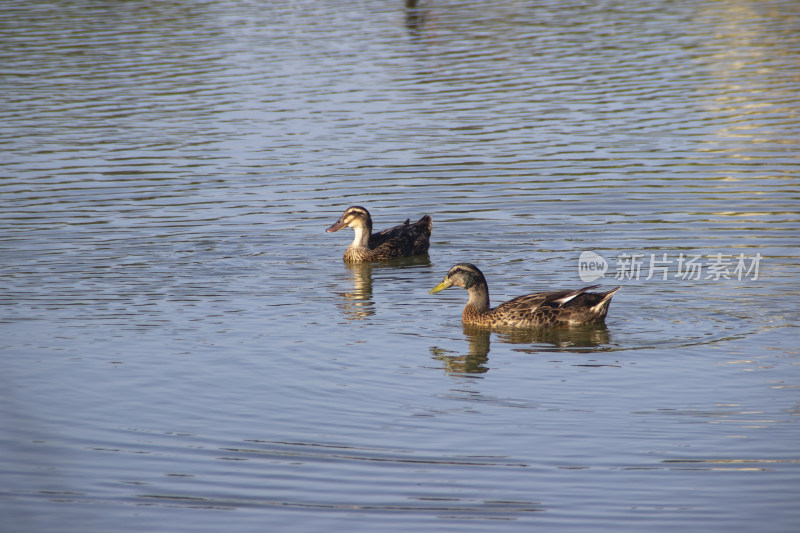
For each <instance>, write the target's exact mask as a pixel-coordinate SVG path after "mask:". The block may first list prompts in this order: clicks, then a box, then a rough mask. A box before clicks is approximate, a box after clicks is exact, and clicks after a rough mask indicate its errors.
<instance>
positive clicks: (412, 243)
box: [369, 215, 433, 259]
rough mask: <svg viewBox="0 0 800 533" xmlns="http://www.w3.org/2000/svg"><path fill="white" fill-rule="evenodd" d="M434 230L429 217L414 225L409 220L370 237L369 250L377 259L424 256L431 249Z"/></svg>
mask: <svg viewBox="0 0 800 533" xmlns="http://www.w3.org/2000/svg"><path fill="white" fill-rule="evenodd" d="M432 230H433V219H431V217H430V216H429V215H425V216H424V217H422V218H420V219H419V220H418V221H417V222H414V223H413V224H411V220H410V219H408V220H406V221H405V223H403V224H400V225H397V226H394V227H393V228H389V229H386V230H383V231H381V232H380V233H373V234H372V235H370V237H369V248H370V251H371V252H373V254H374V256H375V259H388V258H390V257H406V256H410V255H417V254H424V253H425V252H427V251H428V248H429V247H430V237H431V231H432Z"/></svg>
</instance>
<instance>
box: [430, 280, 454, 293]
mask: <svg viewBox="0 0 800 533" xmlns="http://www.w3.org/2000/svg"><path fill="white" fill-rule="evenodd" d="M452 284H453V282H452V281H450V280H449V279H446V280H444V281H443V282H441V283H440V284H438V285H437V286H435V287H434V288H432V289H431V290H429V291H428V294H436V293H437V292H442V291H443V290H445V289H446V288H447V287H450V286H451V285H452Z"/></svg>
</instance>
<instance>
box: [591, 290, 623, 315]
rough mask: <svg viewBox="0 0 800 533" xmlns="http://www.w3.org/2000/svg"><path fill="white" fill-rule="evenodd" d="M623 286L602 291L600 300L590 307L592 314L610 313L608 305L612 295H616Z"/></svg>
mask: <svg viewBox="0 0 800 533" xmlns="http://www.w3.org/2000/svg"><path fill="white" fill-rule="evenodd" d="M621 288H622V287H615V288H613V289H611V290H610V291H608V292H604V293H601V294H600V296H601V298H600V301H599V302H597V303H596V304H594V305H593V306H592V307H591V308H590V309H589V310H590V311H591V312H592V314H595V315H597V316H606V313H608V305H609V304H610V303H611V297H612V296H614V295H615V294H616V293H617V291H618V290H620V289H621Z"/></svg>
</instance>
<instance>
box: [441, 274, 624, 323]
mask: <svg viewBox="0 0 800 533" xmlns="http://www.w3.org/2000/svg"><path fill="white" fill-rule="evenodd" d="M452 286H456V287H463V288H465V289H466V290H467V294H468V295H469V300H468V301H467V305H466V306H465V307H464V311H463V312H462V313H461V320H462V321H463V322H464V324H474V325H479V326H490V327H524V328H533V327H542V326H577V325H583V324H592V323H597V322H602V321H603V320H604V319H605V317H606V314H607V313H608V306H609V304H610V303H611V297H612V296H614V294H615V293H616V292H617V291H618V290H619V289H620V287H616V288H614V289H611V290H610V291H606V292H588V291H589V290H591V289H594V288H597V287H598V286H599V285H592V286H589V287H584V288H582V289H577V290H560V291H552V292H537V293H534V294H526V295H525V296H518V297H516V298H514V299H512V300H509V301H507V302H505V303H502V304H500V305H498V306H497V307H495V308H492V307H490V305H489V286H488V285H487V284H486V278H485V277H484V275H483V273H482V272H481V271H480V270H479V269H478V267H476V266H475V265H473V264H470V263H459V264H457V265H455V266H454V267H453V268H451V269H450V271H449V272H448V273H447V275H446V276H445V277H444V280H443V281H442V282H441V283H440V284H438V285H437V286H436V287H434V288H433V289H431V290H430V291H429V292H430V294H436V293H437V292H441V291H443V290H445V289H447V288H448V287H452Z"/></svg>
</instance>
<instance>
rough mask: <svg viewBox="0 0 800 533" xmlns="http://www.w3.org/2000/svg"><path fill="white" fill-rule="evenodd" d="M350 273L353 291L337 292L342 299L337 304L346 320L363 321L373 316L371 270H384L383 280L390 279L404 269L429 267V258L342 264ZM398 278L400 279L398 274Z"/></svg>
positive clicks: (425, 254) (398, 258)
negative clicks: (394, 273)
mask: <svg viewBox="0 0 800 533" xmlns="http://www.w3.org/2000/svg"><path fill="white" fill-rule="evenodd" d="M343 264H344V266H345V268H347V269H348V270H349V271H350V274H351V280H352V282H353V290H352V291H347V292H337V293H336V294H338V295H339V296H341V297H342V301H341V302H340V303H339V304H338V306H339V308H340V309H341V310H342V311H343V312H344V315H345V318H347V319H348V320H364V319H365V318H368V317H371V316H374V315H375V302H373V301H372V274H373V269H376V272H377V269H385V270H384V271H383V273H384V278H386V277H391V276H392V275H393V274H392V272H394V271H397V270H401V269H404V268H416V267H420V266H430V264H431V258H430V256H429V255H428V254H427V253H424V254H419V255H415V256H411V257H397V258H394V259H389V260H386V261H381V262H378V263H370V262H366V263H343ZM398 277H399V278H400V277H402V275H401V274H398Z"/></svg>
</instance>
